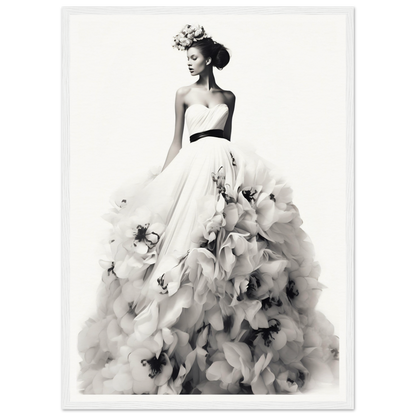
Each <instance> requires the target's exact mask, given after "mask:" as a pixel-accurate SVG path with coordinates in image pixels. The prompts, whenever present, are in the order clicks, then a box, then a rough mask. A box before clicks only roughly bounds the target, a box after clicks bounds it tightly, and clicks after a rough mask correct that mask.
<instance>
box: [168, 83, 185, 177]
mask: <svg viewBox="0 0 416 416" xmlns="http://www.w3.org/2000/svg"><path fill="white" fill-rule="evenodd" d="M186 93H187V89H186V88H179V89H178V91H176V97H175V133H174V136H173V140H172V144H171V145H170V148H169V151H168V155H167V156H166V160H165V164H164V165H163V168H162V171H163V170H165V168H166V166H168V165H169V163H170V162H172V160H173V159H174V158H175V156H176V155H177V154H178V153H179V150H181V148H182V134H183V128H184V122H185V102H184V98H185V95H186Z"/></svg>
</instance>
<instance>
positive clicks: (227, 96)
mask: <svg viewBox="0 0 416 416" xmlns="http://www.w3.org/2000/svg"><path fill="white" fill-rule="evenodd" d="M222 93H223V95H224V101H225V102H226V103H227V104H234V103H235V94H234V93H233V92H232V91H227V90H223V92H222Z"/></svg>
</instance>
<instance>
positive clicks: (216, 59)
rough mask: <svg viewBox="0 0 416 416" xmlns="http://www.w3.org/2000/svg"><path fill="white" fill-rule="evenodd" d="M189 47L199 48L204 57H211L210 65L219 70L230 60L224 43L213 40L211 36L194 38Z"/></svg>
mask: <svg viewBox="0 0 416 416" xmlns="http://www.w3.org/2000/svg"><path fill="white" fill-rule="evenodd" d="M190 47H194V48H197V49H199V51H200V52H201V54H202V55H203V56H204V58H205V59H208V58H211V59H212V65H213V66H215V67H216V68H218V69H219V70H221V69H223V68H224V67H225V66H227V64H228V62H230V54H229V52H228V51H227V49H226V48H225V47H224V45H222V44H221V43H218V42H215V41H213V40H212V39H211V38H205V39H201V40H195V41H194V42H192V44H191V46H190Z"/></svg>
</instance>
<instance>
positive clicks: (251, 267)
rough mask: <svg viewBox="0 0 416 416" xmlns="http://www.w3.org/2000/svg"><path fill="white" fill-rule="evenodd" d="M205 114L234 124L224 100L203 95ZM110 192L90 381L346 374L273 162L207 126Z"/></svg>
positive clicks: (101, 385) (309, 254) (87, 339)
mask: <svg viewBox="0 0 416 416" xmlns="http://www.w3.org/2000/svg"><path fill="white" fill-rule="evenodd" d="M208 113H209V114H210V115H211V116H212V115H213V114H217V115H216V116H213V117H211V121H210V123H209V124H207V125H206V124H204V128H205V129H206V127H207V126H208V127H209V128H211V129H213V128H223V125H224V107H223V106H217V107H216V108H215V109H205V107H203V106H199V105H198V106H195V107H194V108H192V110H191V111H188V112H187V122H188V123H189V118H192V120H194V119H195V120H196V119H197V118H198V117H200V118H201V117H202V119H205V118H206V117H204V116H205V115H206V114H208ZM195 123H196V125H197V124H198V122H197V121H195ZM194 125H195V124H194ZM194 129H196V127H194ZM199 131H201V130H199ZM112 203H113V206H114V208H113V209H112V210H111V211H110V212H108V213H107V214H106V216H105V218H106V219H107V220H108V221H110V222H111V224H112V233H111V236H109V244H108V247H107V248H108V256H107V258H103V259H102V260H101V265H102V267H103V274H102V283H101V286H100V291H99V297H98V299H99V302H98V308H97V313H96V315H95V316H94V317H91V318H90V319H89V320H88V321H87V322H86V324H85V326H84V328H83V329H82V331H81V332H80V334H79V337H78V350H79V352H80V355H81V357H82V362H81V369H80V374H79V382H80V389H81V391H83V392H84V393H85V394H288V393H293V394H300V393H302V392H305V391H308V390H310V389H312V388H313V387H314V386H315V385H316V384H317V383H337V378H338V349H339V346H338V338H337V337H336V336H335V335H334V328H333V325H332V324H331V323H330V322H329V321H328V320H327V319H326V318H325V316H324V315H323V314H321V313H319V312H318V311H317V310H316V309H315V307H316V304H317V302H318V298H319V294H320V293H321V290H322V289H323V285H322V284H320V283H319V281H318V277H319V272H320V268H319V264H318V263H317V262H316V261H315V260H314V252H313V246H312V243H311V242H310V241H309V238H308V236H307V235H306V234H305V232H304V231H303V230H302V228H301V225H302V220H301V218H300V216H299V211H298V209H297V207H296V206H295V205H294V204H293V202H292V191H291V189H290V187H289V186H288V185H287V184H286V183H285V181H284V180H283V179H282V178H281V177H279V176H278V175H277V174H276V173H274V170H273V166H272V165H270V163H269V162H267V161H265V160H264V159H262V158H261V157H259V156H258V155H257V154H255V153H253V152H251V151H248V150H247V149H245V148H244V147H242V146H239V145H236V144H233V143H230V142H228V141H227V140H223V139H218V138H213V137H206V138H204V139H200V140H199V141H197V142H195V143H192V144H191V145H189V146H187V147H185V148H183V149H182V150H181V151H180V152H179V154H178V155H177V156H176V158H175V159H174V160H173V161H172V162H171V164H170V165H169V166H168V167H167V168H166V169H165V170H164V171H163V172H162V173H160V174H153V175H152V174H151V175H149V176H148V177H147V178H146V179H143V180H142V181H141V182H140V183H136V184H135V185H132V186H130V187H123V188H121V189H120V191H119V192H117V193H116V194H115V195H113V197H112Z"/></svg>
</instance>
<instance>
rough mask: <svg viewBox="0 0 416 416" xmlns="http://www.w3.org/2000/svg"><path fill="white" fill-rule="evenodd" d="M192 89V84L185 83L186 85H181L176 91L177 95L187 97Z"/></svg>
mask: <svg viewBox="0 0 416 416" xmlns="http://www.w3.org/2000/svg"><path fill="white" fill-rule="evenodd" d="M191 90H192V85H185V86H184V87H179V88H178V89H177V91H176V95H177V96H179V97H185V96H186V95H187V94H188V93H189V92H190V91H191Z"/></svg>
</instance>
